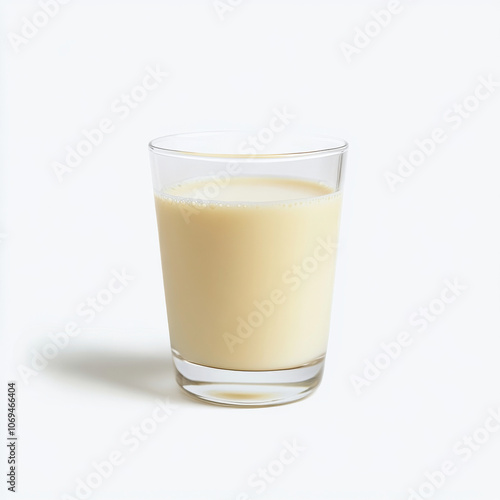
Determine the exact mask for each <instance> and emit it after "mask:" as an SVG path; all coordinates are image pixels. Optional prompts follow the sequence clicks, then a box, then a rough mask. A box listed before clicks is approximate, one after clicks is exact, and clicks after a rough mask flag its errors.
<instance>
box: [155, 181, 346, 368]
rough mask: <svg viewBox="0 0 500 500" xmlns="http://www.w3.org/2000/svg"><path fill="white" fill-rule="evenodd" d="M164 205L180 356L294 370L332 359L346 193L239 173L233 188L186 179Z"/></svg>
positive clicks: (172, 322) (170, 303)
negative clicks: (338, 243)
mask: <svg viewBox="0 0 500 500" xmlns="http://www.w3.org/2000/svg"><path fill="white" fill-rule="evenodd" d="M210 182H211V184H210V185H209V183H210ZM193 198H205V200H204V201H194V200H193ZM155 199H156V212H157V220H158V229H159V235H160V247H161V257H162V266H163V277H164V285H165V296H166V303H167V315H168V324H169V330H170V339H171V344H172V348H173V349H174V350H175V351H177V352H178V353H179V354H180V355H181V356H182V357H183V358H185V359H187V360H188V361H191V362H193V363H198V364H202V365H206V366H211V367H217V368H227V369H236V370H273V369H282V368H293V367H297V366H300V365H302V364H305V363H309V362H311V361H313V360H315V359H316V358H318V357H320V356H323V355H324V354H325V351H326V345H327V339H328V333H329V323H330V306H331V300H332V291H333V276H334V269H335V255H336V250H335V247H336V245H335V243H336V241H337V235H338V227H339V218H340V207H341V194H340V193H339V192H337V193H333V190H332V188H330V187H328V186H326V185H323V184H320V183H316V182H312V181H305V180H300V179H289V178H275V177H234V178H231V179H230V181H229V182H228V184H227V185H226V186H220V185H215V184H214V183H213V181H209V180H203V179H200V180H195V181H191V182H187V183H184V184H181V185H178V186H175V187H173V188H171V189H170V190H169V191H167V192H164V193H161V194H157V195H156V197H155Z"/></svg>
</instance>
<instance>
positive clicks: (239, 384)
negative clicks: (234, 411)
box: [172, 351, 325, 407]
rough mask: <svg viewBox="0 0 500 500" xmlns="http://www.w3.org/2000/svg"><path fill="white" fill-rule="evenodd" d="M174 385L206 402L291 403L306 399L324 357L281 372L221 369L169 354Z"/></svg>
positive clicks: (320, 372) (244, 404) (317, 379)
mask: <svg viewBox="0 0 500 500" xmlns="http://www.w3.org/2000/svg"><path fill="white" fill-rule="evenodd" d="M172 356H173V359H174V366H175V370H176V378H177V383H178V384H179V385H180V386H181V388H182V389H184V391H186V392H187V393H188V394H189V395H191V396H194V397H196V398H197V399H201V400H203V401H206V402H208V403H213V404H218V405H224V406H238V407H262V406H276V405H282V404H286V403H292V402H293V401H298V400H299V399H303V398H305V397H307V396H309V395H310V394H311V393H312V392H314V390H315V389H316V387H318V385H319V383H320V382H321V378H322V376H323V367H324V364H325V357H324V356H322V357H321V358H318V359H315V360H314V361H312V362H311V363H308V364H306V365H301V366H297V367H295V368H287V369H283V370H270V371H243V370H224V369H221V368H211V367H209V366H204V365H198V364H195V363H191V362H190V361H187V360H185V359H183V358H182V357H181V356H180V355H179V354H178V353H177V352H176V351H172Z"/></svg>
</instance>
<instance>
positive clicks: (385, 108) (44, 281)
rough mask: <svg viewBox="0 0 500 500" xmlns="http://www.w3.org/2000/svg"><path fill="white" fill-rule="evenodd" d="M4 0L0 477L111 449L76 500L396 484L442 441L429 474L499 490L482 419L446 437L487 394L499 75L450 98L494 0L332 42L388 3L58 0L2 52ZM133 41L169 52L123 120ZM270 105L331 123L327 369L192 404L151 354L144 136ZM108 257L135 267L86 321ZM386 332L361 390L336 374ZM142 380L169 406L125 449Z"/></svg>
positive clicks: (496, 458) (494, 358) (495, 303)
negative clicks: (262, 389)
mask: <svg viewBox="0 0 500 500" xmlns="http://www.w3.org/2000/svg"><path fill="white" fill-rule="evenodd" d="M235 3H237V2H235ZM228 5H229V2H228ZM2 6H3V7H2V13H1V19H2V45H1V51H2V68H1V69H2V72H1V85H2V88H1V98H2V102H1V104H2V108H1V109H2V112H1V126H2V154H3V157H2V166H3V167H4V169H3V179H2V182H1V188H0V189H1V209H2V216H1V220H0V233H1V235H2V238H1V240H0V254H1V261H2V265H1V285H2V314H1V322H2V325H1V327H2V330H1V332H2V336H1V342H2V345H1V350H2V355H3V356H4V357H5V362H3V363H2V368H3V369H4V373H3V374H2V375H3V379H4V382H2V384H3V386H4V389H3V390H2V391H0V392H2V393H4V394H5V393H6V390H5V386H6V380H10V379H14V380H17V381H18V398H19V400H18V433H19V436H20V439H19V442H18V458H19V469H18V494H17V497H16V498H18V499H20V500H21V499H22V500H38V499H47V500H56V499H60V498H65V497H64V496H63V495H64V494H70V495H73V496H74V497H75V498H79V497H78V496H76V495H75V487H76V484H77V483H76V481H77V479H78V478H82V479H85V478H86V477H87V476H88V475H89V474H90V473H91V472H92V471H93V468H92V462H93V461H97V462H99V461H102V460H105V459H107V457H108V456H109V454H110V453H111V452H112V451H113V450H119V451H121V452H122V453H123V456H124V457H125V460H124V463H123V464H121V465H119V466H117V467H116V468H115V470H114V471H113V473H112V474H111V476H110V477H109V478H107V479H105V480H104V481H103V483H102V484H101V485H100V486H99V487H98V488H96V489H95V490H93V492H92V498H95V499H96V500H97V499H103V500H108V499H109V500H111V499H120V500H126V499H134V500H135V499H137V500H139V499H141V500H142V499H152V500H159V499H205V500H211V499H214V500H215V499H217V500H222V499H228V500H235V499H237V498H238V495H240V494H241V493H246V494H248V496H249V497H250V498H263V499H273V500H274V499H287V500H293V499H301V500H302V499H314V500H319V499H321V500H392V499H394V500H396V499H407V498H408V497H409V495H410V494H409V488H414V489H418V488H419V487H421V485H422V484H423V483H424V481H425V480H426V479H425V476H424V474H425V473H426V471H435V470H437V469H438V468H439V467H441V464H442V462H443V461H445V460H450V461H453V463H454V464H455V465H456V471H455V473H454V474H452V475H451V476H450V477H447V478H446V480H445V481H444V485H443V486H442V487H441V488H440V489H439V491H436V492H435V493H434V494H432V491H431V492H429V491H430V490H429V489H427V490H426V489H425V488H424V490H422V491H423V493H424V494H426V495H428V496H427V498H431V497H433V498H440V499H450V500H461V499H464V500H498V499H499V498H500V483H499V482H498V473H499V465H500V432H498V433H496V434H495V432H490V433H489V434H488V435H487V436H486V437H485V434H484V433H481V431H479V434H477V435H478V436H480V438H484V439H488V442H487V443H485V444H484V445H482V446H479V449H477V450H476V451H474V452H473V453H472V454H471V456H470V459H469V460H467V461H465V460H464V458H465V455H462V456H460V455H458V454H457V453H455V452H454V451H453V449H454V446H455V445H456V443H457V442H459V441H460V440H461V439H463V436H464V435H471V434H473V433H474V432H475V431H477V429H479V428H480V427H481V426H482V425H483V424H484V422H485V420H486V419H487V418H488V414H489V413H488V412H489V411H490V410H494V409H498V408H499V406H500V393H499V390H498V389H499V381H500V364H499V362H498V359H499V355H498V348H499V346H500V343H499V341H498V337H499V334H500V319H499V314H498V312H499V303H500V284H499V283H500V281H499V279H500V265H499V258H498V256H499V255H500V239H499V237H498V230H499V222H498V220H499V217H498V216H499V213H500V197H499V188H498V183H499V181H500V175H499V166H500V165H499V160H500V150H499V148H498V140H499V132H500V119H499V116H500V96H499V95H498V94H500V87H497V88H496V89H493V91H492V92H491V94H490V95H489V97H488V98H485V99H484V100H483V101H481V102H480V103H479V105H478V107H477V110H475V111H474V112H471V113H470V116H468V117H467V118H464V119H463V120H461V122H460V126H457V127H454V126H453V123H452V122H451V121H450V120H448V121H446V116H448V118H449V115H447V113H449V111H448V110H450V109H453V106H454V105H455V104H460V103H462V102H463V101H464V99H467V98H468V96H471V95H473V94H474V91H475V89H476V87H477V86H478V84H479V78H481V77H484V78H485V79H488V78H493V80H494V81H496V82H498V81H500V30H499V28H498V26H499V24H498V19H499V16H500V4H499V3H498V2H495V1H493V0H492V1H485V0H477V1H474V2H472V1H470V2H466V1H461V2H460V1H454V2H451V1H443V2H439V1H432V2H431V1H419V2H417V1H402V2H401V6H402V7H401V8H400V12H399V13H397V14H395V15H393V16H392V18H391V21H390V23H389V24H388V25H387V26H386V27H384V28H383V29H381V30H380V31H381V32H380V33H379V34H377V35H375V36H373V37H372V38H370V41H369V43H368V44H367V46H366V47H364V48H362V49H359V50H358V53H355V54H353V55H352V57H351V60H350V61H348V60H347V59H348V58H347V57H346V56H345V55H344V53H343V51H342V48H341V46H342V44H343V43H349V44H353V41H354V37H355V34H356V33H358V38H361V36H360V35H359V31H358V30H364V29H365V26H366V24H367V23H368V22H369V21H370V20H373V13H372V11H373V10H375V11H380V10H381V9H385V8H386V7H387V2H385V1H383V0H378V1H359V0H358V1H355V2H354V1H353V2H347V1H345V2H340V1H330V2H327V1H319V0H312V1H305V0H303V1H290V0H287V1H285V0H281V1H278V0H272V1H270V0H268V1H264V0H243V1H242V2H241V3H240V5H238V6H236V7H234V8H231V9H232V10H230V11H228V12H226V13H225V15H224V17H223V19H221V18H220V16H219V15H218V14H217V12H216V9H215V8H214V4H213V3H212V0H196V1H195V0H189V1H180V0H177V1H172V0H169V1H153V0H143V1H141V2H139V1H135V2H133V1H130V0H129V1H124V0H115V1H109V0H107V1H101V2H97V1H83V0H74V1H72V2H70V3H68V4H67V5H64V6H60V10H59V12H58V13H57V14H56V15H55V16H54V17H53V18H52V19H50V21H49V22H48V23H47V24H46V25H45V26H43V27H41V28H40V29H39V30H38V32H37V33H36V34H35V35H34V36H32V38H31V39H26V43H22V44H21V45H20V46H19V50H18V51H16V50H15V48H14V46H13V45H15V44H13V43H12V40H13V39H15V37H12V34H17V35H20V34H21V29H22V28H23V23H24V21H23V17H25V16H26V17H27V18H28V19H32V18H33V16H35V14H36V13H37V12H38V11H39V10H40V7H39V5H38V4H37V2H35V1H18V0H16V1H15V2H14V1H3V2H2ZM370 26H371V28H372V30H374V32H375V31H376V30H377V27H376V26H375V28H373V23H372V24H371V25H370ZM358 41H359V40H358ZM148 66H150V67H155V66H158V67H159V68H161V70H162V71H165V72H168V76H167V77H164V79H163V81H162V82H161V83H160V84H159V85H158V87H157V88H156V89H154V90H151V91H150V92H149V93H148V95H147V97H146V98H145V99H144V101H143V102H141V103H139V104H138V105H137V107H136V108H135V109H133V110H131V112H130V114H129V115H128V116H127V117H126V118H125V119H122V118H123V117H122V115H120V114H119V113H118V112H116V110H115V111H113V108H112V106H113V103H114V101H116V100H117V99H120V96H121V95H122V94H123V93H129V92H130V91H131V90H132V89H133V88H134V86H136V85H137V84H138V83H140V82H141V80H142V79H143V77H144V75H145V74H146V68H147V67H148ZM468 103H469V104H470V105H471V106H472V107H473V106H474V99H473V98H471V99H469V101H468ZM284 106H285V107H286V109H288V110H289V112H290V113H293V114H294V115H295V116H296V118H295V119H294V121H293V122H292V124H291V125H290V127H289V129H288V130H290V131H293V130H295V127H297V128H299V127H300V128H306V129H311V130H315V131H320V132H326V133H330V134H332V135H335V136H340V137H343V138H345V139H347V140H348V142H349V143H350V152H349V157H348V169H349V170H348V178H347V182H346V192H345V204H344V212H343V221H342V222H343V227H342V234H341V242H342V248H341V250H340V254H339V258H338V272H337V278H336V289H335V298H334V314H333V322H332V332H331V340H330V345H329V353H328V356H327V367H326V372H325V376H324V379H323V383H322V385H321V387H320V388H319V389H318V391H317V392H316V393H315V394H314V395H313V396H312V397H310V398H308V399H306V400H304V401H302V402H300V403H296V404H292V405H286V406H283V407H277V408H269V409H257V410H255V409H254V410H252V409H248V410H241V409H228V408H221V407H216V406H210V405H204V404H199V403H197V402H194V401H192V400H190V399H188V398H186V397H185V396H184V395H183V394H182V393H181V392H180V390H178V389H177V387H176V384H175V382H174V379H173V372H172V368H171V365H170V357H169V356H170V355H169V346H168V335H167V326H166V325H167V323H166V312H165V307H164V303H163V289H162V279H161V268H160V260H159V249H158V243H157V234H156V222H155V214H154V205H153V198H152V189H151V178H150V172H149V164H148V154H147V142H148V141H149V140H150V139H152V138H153V137H157V136H160V135H164V134H167V133H173V132H181V131H195V130H204V129H208V130H210V129H220V128H244V129H250V130H255V131H256V132H258V131H259V130H260V129H262V127H265V126H266V125H267V123H268V121H269V119H270V117H271V116H272V112H273V109H274V108H280V109H281V108H283V107H284ZM106 117H107V118H109V119H111V120H112V122H113V124H114V125H115V129H114V131H113V132H112V133H109V134H107V135H106V136H105V138H104V140H103V141H102V144H100V145H99V146H98V147H96V148H95V149H94V150H93V151H92V153H91V154H89V155H88V156H87V157H86V158H85V159H84V160H83V161H82V162H81V163H80V164H79V165H78V166H76V167H75V168H74V169H73V170H72V171H71V172H70V173H66V174H65V175H63V177H62V182H59V181H58V178H57V176H56V174H55V172H54V170H53V164H54V162H58V161H59V162H62V161H64V156H65V150H66V147H67V146H73V147H74V146H75V145H76V144H77V142H78V141H80V140H81V138H82V130H83V129H91V128H94V127H96V126H97V124H98V123H99V121H100V120H101V119H103V118H106ZM455 123H456V122H455ZM436 127H440V128H442V129H443V130H444V131H445V133H446V140H445V141H444V142H443V143H442V144H439V145H437V146H436V148H435V150H434V152H433V153H432V154H431V155H430V156H429V157H428V158H426V160H425V161H424V162H423V163H422V164H421V165H420V166H418V167H417V168H415V170H414V172H413V173H411V174H410V175H408V176H407V177H406V178H405V179H404V182H402V183H400V184H398V185H397V187H396V189H395V190H394V191H391V189H390V188H389V184H388V182H387V179H386V177H385V176H386V173H387V172H388V171H392V172H396V171H397V166H398V156H399V155H403V156H405V157H408V156H409V154H410V152H411V151H412V150H413V149H415V148H416V145H415V141H416V140H422V139H424V138H428V137H430V135H431V134H432V131H433V130H434V129H435V128H436ZM113 269H116V270H122V269H125V270H126V271H127V272H128V273H129V274H131V275H132V276H133V277H134V279H133V280H132V281H131V282H130V284H129V285H128V286H127V288H126V289H125V290H124V291H123V292H122V293H120V294H117V295H116V296H115V297H114V299H113V302H112V303H111V304H109V305H108V306H107V307H106V308H105V309H104V310H103V311H102V312H100V313H99V314H98V315H97V316H96V317H95V319H93V321H91V322H89V323H86V322H85V319H84V318H83V317H81V316H78V315H77V313H76V309H77V306H78V305H79V304H80V303H81V302H82V301H85V300H86V298H87V297H90V296H92V295H95V294H96V293H98V292H99V291H100V290H102V289H103V288H104V287H105V286H106V284H107V283H108V281H109V279H110V278H111V276H112V275H111V272H112V270H113ZM446 279H450V280H454V279H456V280H458V282H459V283H460V284H462V285H463V286H464V287H466V290H465V291H463V292H462V293H461V295H460V296H459V297H458V298H457V299H456V300H455V302H453V303H452V304H449V305H447V306H446V308H445V310H444V311H443V312H442V314H440V315H436V317H435V320H434V321H433V322H432V323H428V328H426V329H425V331H423V332H421V333H419V332H418V330H417V328H416V327H415V326H414V325H413V326H412V324H410V322H409V321H410V320H409V318H410V317H411V316H412V314H414V313H416V312H417V311H418V309H419V307H421V306H428V305H429V303H430V302H431V301H433V300H434V299H436V298H438V297H439V295H440V293H441V290H442V289H443V287H444V286H445V284H444V281H445V280H446ZM436 307H437V306H436ZM70 321H75V322H76V323H78V325H79V326H80V327H81V328H82V330H81V333H80V335H78V336H77V337H75V338H73V339H71V341H70V343H69V345H68V346H66V347H65V348H64V349H62V350H61V351H60V352H59V354H58V355H57V356H56V357H55V358H54V359H53V360H51V361H50V362H49V363H48V366H46V367H45V368H44V369H42V370H38V371H36V375H35V374H32V375H31V376H29V377H27V378H26V377H24V378H25V379H26V380H23V377H22V376H21V374H20V373H19V366H20V365H24V366H26V367H31V366H32V365H31V363H32V358H33V351H32V350H33V349H36V350H38V351H40V350H41V349H42V348H43V347H44V346H46V345H47V344H48V343H49V342H50V337H49V334H51V333H52V334H54V333H57V332H60V331H61V330H63V329H64V327H65V325H66V324H67V323H68V322H70ZM401 331H407V332H409V333H410V334H411V336H412V338H413V340H414V341H413V344H412V345H411V346H409V347H407V348H405V349H404V350H403V352H402V353H401V354H400V356H399V358H398V359H396V360H394V361H393V362H392V363H391V364H390V366H389V367H388V368H387V369H385V370H383V371H382V372H381V373H380V375H379V377H378V378H376V379H375V380H373V381H372V382H371V383H370V384H369V385H367V386H364V387H363V388H362V391H361V394H357V393H356V391H355V388H354V386H353V384H352V376H353V375H357V376H363V370H364V367H365V361H364V360H365V359H368V360H373V358H374V357H375V356H377V354H379V353H380V352H381V348H380V343H381V342H389V341H391V340H394V339H395V338H396V336H397V335H398V334H399V333H400V332H401ZM156 398H161V399H162V400H166V399H167V398H168V399H169V400H170V401H171V403H172V404H174V405H176V408H175V410H174V411H173V413H172V415H171V417H170V418H169V419H168V420H167V421H165V422H163V423H162V424H160V425H159V426H158V428H157V429H156V431H155V432H152V433H151V434H150V435H149V436H148V438H147V440H145V441H144V442H142V443H141V444H140V446H139V447H138V448H137V450H135V451H130V447H127V446H126V445H124V444H123V443H122V442H121V436H122V435H123V433H125V432H127V431H128V430H129V429H130V428H131V426H133V425H140V424H141V423H143V422H144V419H147V417H150V416H151V415H152V412H153V410H154V407H155V405H156V403H155V399H156ZM5 399H6V397H5V396H4V397H3V398H2V412H3V415H5ZM0 427H1V439H2V443H0V444H1V447H2V449H3V450H4V451H2V453H1V457H0V460H1V466H0V469H1V470H2V471H3V472H2V477H5V476H4V472H5V471H6V455H5V449H4V443H5V429H6V418H5V417H4V416H2V418H1V419H0ZM285 440H288V441H289V442H292V441H293V440H296V442H297V443H298V444H299V445H300V446H302V447H303V448H305V450H303V451H301V452H300V453H299V456H298V457H297V458H296V460H295V461H294V462H293V463H291V464H289V465H287V466H286V467H285V469H284V471H283V472H282V474H280V475H278V476H277V477H276V478H275V480H274V481H273V482H272V484H268V485H267V488H266V490H265V491H264V492H263V493H257V491H256V488H254V487H252V486H251V485H249V483H248V480H249V478H250V476H251V475H252V474H253V473H256V472H258V470H259V469H260V468H266V467H267V466H268V464H269V463H270V462H271V461H272V460H274V459H276V458H277V457H278V456H279V453H280V450H281V449H282V447H283V441H285ZM6 488H7V484H6V483H4V479H2V484H1V485H0V491H1V494H0V497H1V498H3V497H4V494H5V495H6V496H5V498H7V490H6ZM240 498H241V499H243V498H245V496H241V497H240Z"/></svg>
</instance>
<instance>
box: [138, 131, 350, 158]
mask: <svg viewBox="0 0 500 500" xmlns="http://www.w3.org/2000/svg"><path fill="white" fill-rule="evenodd" d="M237 134H238V135H241V137H243V138H244V137H245V136H247V137H249V136H252V135H255V134H256V133H255V131H253V132H250V131H246V130H214V131H200V132H180V133H175V134H167V135H163V136H160V137H157V138H155V139H152V140H151V141H150V142H149V144H148V148H149V150H150V151H151V152H153V153H157V154H164V155H167V156H168V155H175V156H183V157H195V158H207V159H208V158H210V159H214V158H235V159H238V158H239V159H244V158H247V159H254V160H259V159H279V158H305V157H311V156H318V155H319V156H324V155H325V156H327V155H333V154H340V153H344V152H346V151H347V149H348V147H349V144H348V142H347V141H345V140H344V139H340V138H338V137H333V136H330V135H324V134H312V133H311V134H306V133H300V134H295V136H294V137H296V138H300V139H303V140H308V141H311V142H312V141H314V140H316V141H318V140H321V141H324V142H325V143H327V142H329V143H330V144H331V145H330V146H324V147H314V148H310V149H309V148H300V150H298V151H286V150H285V151H283V152H277V153H266V152H263V153H259V152H256V153H227V152H223V151H221V152H208V151H203V150H196V151H195V149H199V148H180V147H175V146H173V145H172V146H166V145H165V144H164V143H166V142H167V143H168V142H170V143H171V144H174V142H175V140H176V139H181V140H182V139H193V140H195V139H196V138H198V139H200V138H202V137H203V138H205V139H207V138H208V137H210V136H218V137H220V136H225V137H227V136H229V135H237ZM160 143H163V144H162V145H160ZM334 144H335V145H334ZM285 149H287V148H285Z"/></svg>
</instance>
